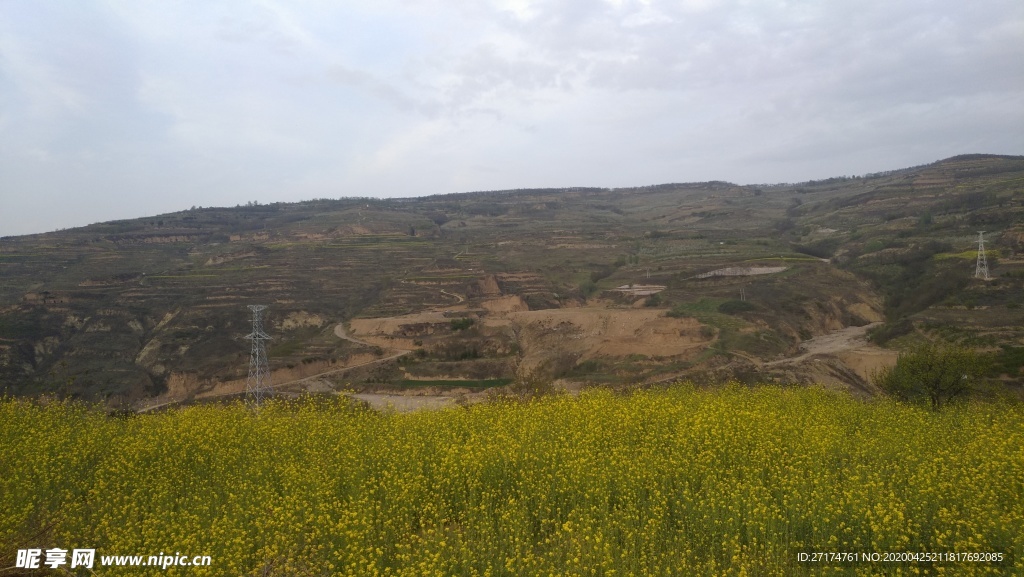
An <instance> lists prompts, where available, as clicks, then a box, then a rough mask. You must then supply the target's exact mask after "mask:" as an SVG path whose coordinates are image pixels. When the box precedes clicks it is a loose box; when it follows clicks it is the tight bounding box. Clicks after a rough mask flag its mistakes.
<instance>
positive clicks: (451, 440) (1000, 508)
mask: <svg viewBox="0 0 1024 577" xmlns="http://www.w3.org/2000/svg"><path fill="white" fill-rule="evenodd" d="M54 547H59V548H64V549H68V550H70V549H72V548H79V547H89V548H95V550H96V554H97V558H99V556H100V555H157V554H158V553H159V554H163V553H167V554H174V553H175V552H178V553H180V554H182V555H189V556H191V555H209V556H210V558H211V560H212V562H211V564H210V566H208V567H171V568H169V569H167V570H162V569H160V568H153V567H148V568H145V567H143V568H140V567H131V568H129V567H122V568H117V567H104V568H98V569H94V571H96V574H109V575H117V574H132V575H137V574H147V573H148V574H153V575H156V574H167V575H417V576H419V575H494V576H497V575H531V576H532V575H602V576H615V575H793V574H797V575H801V574H810V575H818V574H857V575H875V574H905V575H914V574H919V573H921V574H939V575H970V574H992V575H1005V574H1024V559H1022V556H1024V409H1022V407H1021V406H1020V405H1012V404H982V403H977V404H963V405H959V406H951V407H949V408H948V409H946V410H944V411H941V412H932V411H929V410H925V409H921V408H917V407H913V406H907V405H901V404H897V403H894V402H890V401H888V400H877V401H869V402H864V401H859V400H855V399H852V398H849V397H847V396H843V395H839V394H835V393H829V392H826V391H823V390H818V389H806V388H775V387H763V388H754V389H748V388H742V387H739V386H730V387H724V388H721V389H717V390H702V389H697V388H694V387H691V386H686V385H679V386H674V387H671V388H667V389H660V390H650V391H641V392H634V393H630V394H614V393H611V392H607V391H598V392H588V393H584V394H582V395H580V396H579V397H550V398H541V399H537V400H534V401H530V402H522V403H519V402H499V403H492V404H481V405H477V406H473V407H470V408H457V409H449V410H444V411H436V412H418V413H412V414H382V413H377V412H373V411H369V410H365V409H361V408H359V407H357V406H354V405H352V404H350V403H348V402H347V401H345V400H344V399H338V400H330V401H325V400H306V401H292V402H272V403H270V404H268V405H266V406H264V407H263V408H262V409H261V410H260V412H259V413H258V414H253V413H251V412H249V411H247V410H246V409H245V407H244V406H242V405H240V404H238V405H230V406H225V405H220V406H195V407H189V408H184V409H178V410H171V411H167V412H163V413H159V414H147V415H140V416H131V417H109V416H106V415H104V414H103V413H102V412H101V411H99V410H97V409H95V408H89V407H86V406H83V405H78V404H61V403H51V404H47V405H40V404H38V403H33V402H29V401H25V400H13V399H6V400H2V401H0V562H2V563H3V566H2V567H0V568H3V567H10V566H13V565H15V555H16V552H17V550H19V549H26V548H40V549H43V550H46V549H49V548H54ZM816 552H818V553H820V552H848V553H855V554H858V555H859V554H861V553H879V554H886V553H905V552H910V553H915V552H918V553H920V552H926V553H946V552H949V553H953V552H955V553H986V552H998V553H1002V554H1003V555H1004V561H1003V562H1001V563H985V562H969V561H938V562H913V561H898V562H883V561H873V562H872V561H856V562H848V561H847V562H830V561H824V562H822V561H817V562H815V561H810V562H809V561H801V560H800V559H799V555H800V554H801V553H807V554H813V553H816ZM37 571H38V573H39V574H44V573H45V572H46V571H47V569H39V570H37ZM68 571H72V572H74V570H70V569H68ZM30 573H31V572H30ZM65 574H66V571H65ZM85 574H88V573H85Z"/></svg>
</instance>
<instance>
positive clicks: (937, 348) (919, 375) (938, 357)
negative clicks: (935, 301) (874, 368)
mask: <svg viewBox="0 0 1024 577" xmlns="http://www.w3.org/2000/svg"><path fill="white" fill-rule="evenodd" d="M987 365H988V359H987V358H986V357H985V356H983V355H980V354H979V353H977V352H975V351H974V350H972V349H963V348H954V347H947V346H942V345H935V344H931V343H929V344H925V345H920V346H918V347H916V348H914V349H912V350H910V351H908V352H905V353H901V354H900V356H899V359H898V360H897V361H896V365H895V366H893V367H887V368H884V369H882V370H881V371H878V372H877V373H875V375H874V379H873V380H874V382H875V384H876V385H877V386H878V387H879V388H880V389H882V390H884V391H886V392H887V393H889V394H891V395H893V396H895V397H896V398H898V399H901V400H904V401H909V402H921V401H925V402H928V403H929V404H930V405H931V407H932V409H934V410H938V409H940V408H942V405H943V404H945V403H948V402H949V401H951V400H953V399H955V398H959V397H966V396H968V395H969V394H970V393H971V392H972V391H973V390H975V389H976V386H977V381H978V379H979V378H980V377H981V375H983V374H984V373H985V372H986V370H987Z"/></svg>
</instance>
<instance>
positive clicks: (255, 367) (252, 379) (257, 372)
mask: <svg viewBox="0 0 1024 577" xmlns="http://www.w3.org/2000/svg"><path fill="white" fill-rule="evenodd" d="M266 308H267V307H266V306H265V305H249V310H251V311H252V333H250V334H248V335H246V336H245V338H247V339H249V340H250V341H252V354H251V355H249V378H248V379H246V381H245V403H246V404H247V405H249V406H250V407H252V408H254V409H256V410H259V408H260V404H261V403H263V399H264V398H266V397H268V396H270V394H271V389H270V366H269V365H268V364H267V347H266V345H265V344H264V343H265V341H268V340H270V337H269V336H268V335H267V333H265V332H263V311H264V310H266Z"/></svg>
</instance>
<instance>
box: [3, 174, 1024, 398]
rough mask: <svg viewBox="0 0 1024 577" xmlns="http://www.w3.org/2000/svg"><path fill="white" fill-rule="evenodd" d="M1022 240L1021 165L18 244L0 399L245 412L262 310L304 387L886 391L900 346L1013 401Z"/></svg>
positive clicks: (162, 225) (157, 227) (478, 198)
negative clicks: (979, 365) (696, 385)
mask: <svg viewBox="0 0 1024 577" xmlns="http://www.w3.org/2000/svg"><path fill="white" fill-rule="evenodd" d="M1021 223H1024V157H1017V156H1013V157H1010V156H992V155H969V156H961V157H955V158H951V159H947V160H943V161H939V162H936V163H934V164H930V165H926V166H921V167H914V168H908V169H904V170H898V171H891V172H886V173H878V174H870V175H865V176H860V177H838V178H831V179H827V180H822V181H813V182H805V183H799V184H774V185H746V186H740V185H734V184H730V183H727V182H704V183H688V184H662V185H656V186H647V187H637V188H628V189H603V188H567V189H543V190H513V191H497V192H474V193H466V194H447V195H438V196H432V197H425V198H415V199H385V200H381V199H367V198H343V199H339V200H333V199H319V200H313V201H309V202H302V203H296V204H284V203H278V204H271V205H251V206H237V207H233V208H201V207H196V208H193V209H190V210H187V211H182V212H177V213H171V214H165V215H159V216H153V217H149V218H141V219H133V220H124V221H114V222H107V223H101V224H95V225H91V226H87V227H82V228H77V229H71V230H63V231H58V232H53V233H47V234H40V235H32V236H23V237H5V238H2V239H0V271H2V278H3V281H2V284H0V383H2V387H3V392H6V393H10V394H15V395H41V394H47V395H57V396H74V397H83V398H92V399H102V400H104V401H106V402H108V403H110V404H112V405H125V406H127V405H135V406H140V405H142V404H146V403H150V402H153V401H152V399H154V398H157V399H159V400H162V401H167V400H184V399H190V398H200V397H204V396H214V395H220V394H229V393H231V392H234V391H238V390H241V388H243V386H244V379H245V376H246V374H247V367H248V364H247V363H248V354H249V348H248V341H245V340H244V339H243V336H244V335H245V334H247V333H248V332H249V326H248V323H249V315H248V311H247V310H246V308H245V305H247V304H254V303H262V304H267V305H269V307H270V310H269V317H268V329H269V331H270V333H271V335H272V336H273V337H274V340H273V341H272V344H271V348H270V351H269V352H270V363H271V368H272V370H273V371H274V374H273V379H274V382H275V383H277V384H282V385H283V384H287V383H292V384H291V385H288V386H285V387H283V388H285V389H289V388H293V389H294V388H307V389H310V388H312V389H323V388H325V387H326V388H339V387H342V386H348V387H355V388H358V389H362V390H367V391H369V390H375V391H408V390H416V391H455V392H462V393H465V394H470V395H472V394H474V393H473V392H474V391H478V390H481V389H483V388H486V387H491V386H502V385H505V384H507V383H510V382H513V381H518V382H526V381H529V380H530V379H533V378H535V377H537V378H543V379H544V380H545V381H548V380H554V381H555V382H556V383H557V384H558V386H563V387H568V388H573V387H579V386H583V385H585V384H586V383H608V384H612V385H617V384H628V383H637V382H640V383H652V382H657V381H660V380H664V379H673V378H676V377H679V376H686V377H688V378H693V379H696V380H698V381H701V380H708V381H712V380H714V381H717V380H721V379H726V378H739V379H741V380H767V381H772V380H784V381H816V382H825V383H832V384H834V385H836V386H841V387H847V388H851V389H852V390H855V391H861V392H865V393H870V392H871V386H870V385H869V384H868V382H867V380H866V378H865V377H866V376H867V375H868V374H869V373H870V371H871V370H872V369H873V368H874V367H877V366H878V365H879V364H880V363H885V362H891V359H892V358H893V355H894V353H893V352H892V351H893V350H895V349H898V348H900V347H901V346H905V345H906V344H909V343H912V342H913V341H914V340H916V339H932V340H937V339H941V340H946V341H950V342H957V343H961V344H965V345H971V346H978V347H982V348H986V349H989V350H991V351H993V352H994V353H996V354H997V355H998V359H999V360H998V363H997V365H996V366H995V367H994V368H993V370H992V374H991V377H992V378H993V379H997V380H1001V381H1003V382H1004V383H1006V385H1007V386H1009V387H1011V388H1014V390H1017V391H1019V390H1020V387H1021V383H1022V378H1024V373H1021V364H1022V360H1024V322H1022V321H1024V313H1022V312H1021V309H1020V308H1019V307H1020V304H1021V301H1022V299H1024V260H1022V258H1021V254H1022V252H1024V224H1021ZM978 230H986V231H987V232H986V241H987V244H986V246H987V247H988V249H989V252H988V257H989V258H988V260H989V267H990V269H991V272H992V275H993V277H994V278H993V280H990V281H983V280H978V279H974V278H973V273H974V256H975V247H976V244H975V243H976V239H977V232H976V231H978ZM855 327H861V329H860V330H859V331H858V330H857V329H856V328H855ZM868 328H870V329H871V330H870V337H871V339H872V340H873V341H874V343H875V344H869V343H867V342H864V341H862V340H858V335H859V334H862V333H865V332H867V331H868ZM840 329H847V330H848V332H846V333H836V331H838V330H840ZM836 334H841V335H848V337H849V338H847V339H846V340H845V341H843V342H842V343H840V345H841V346H834V345H835V343H834V342H833V341H835V340H836V336H835V335H836ZM844 338H845V337H844ZM823 339H824V341H823ZM830 339H831V340H830ZM823 343H824V344H823ZM828 343H832V344H831V345H830V344H828ZM878 345H884V346H885V347H888V348H881V347H879V346H878ZM802 348H803V350H802ZM808 349H810V350H808ZM300 379H305V380H303V381H301V382H299V380H300Z"/></svg>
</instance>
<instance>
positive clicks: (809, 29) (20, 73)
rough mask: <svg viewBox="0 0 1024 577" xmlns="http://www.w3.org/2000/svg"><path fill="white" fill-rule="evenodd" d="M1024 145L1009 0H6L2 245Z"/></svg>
mask: <svg viewBox="0 0 1024 577" xmlns="http://www.w3.org/2000/svg"><path fill="white" fill-rule="evenodd" d="M971 152H987V153H1000V154H1024V2H1021V1H1020V0H973V1H964V0H941V1H924V0H900V1H898V2H894V1H893V0H828V1H811V0H807V1H799V0H797V1H781V0H780V1H776V0H738V1H725V0H723V1H719V0H674V1H659V0H649V1H642V0H605V1H602V0H556V1H551V2H540V1H532V0H450V1H444V0H398V1H391V0H373V1H365V0H360V1H350V2H344V1H329V0H324V1H313V0H309V1H303V0H293V1H283V0H281V1H277V0H266V1H259V0H246V1H244V2H242V1H239V2H231V1H195V2H136V1H132V0H126V1H123V2H115V1H110V2H104V1H99V0H97V1H87V0H86V1H73V0H61V1H48V0H0V235H12V234H26V233H33V232H42V231H48V230H54V229H56V228H66V227H71V226H79V225H84V224H88V223H91V222H98V221H104V220H111V219H118V218H130V217H136V216H149V215H154V214H157V213H163V212H170V211H175V210H180V209H184V208H188V207H190V206H192V205H197V206H233V205H235V204H239V203H245V202H247V201H249V200H257V201H259V202H274V201H296V200H303V199H310V198H319V197H340V196H380V197H391V196H419V195H426V194H434V193H448V192H462V191H472V190H493V189H505V188H521V187H559V186H610V187H614V186H630V185H643V184H655V183H662V182H685V181H701V180H729V181H732V182H738V183H744V184H746V183H761V182H795V181H801V180H807V179H812V178H823V177H828V176H837V175H853V174H863V173H865V172H875V171H880V170H888V169H894V168H901V167H905V166H910V165H917V164H923V163H928V162H932V161H935V160H938V159H941V158H945V157H948V156H952V155H956V154H962V153H971Z"/></svg>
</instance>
